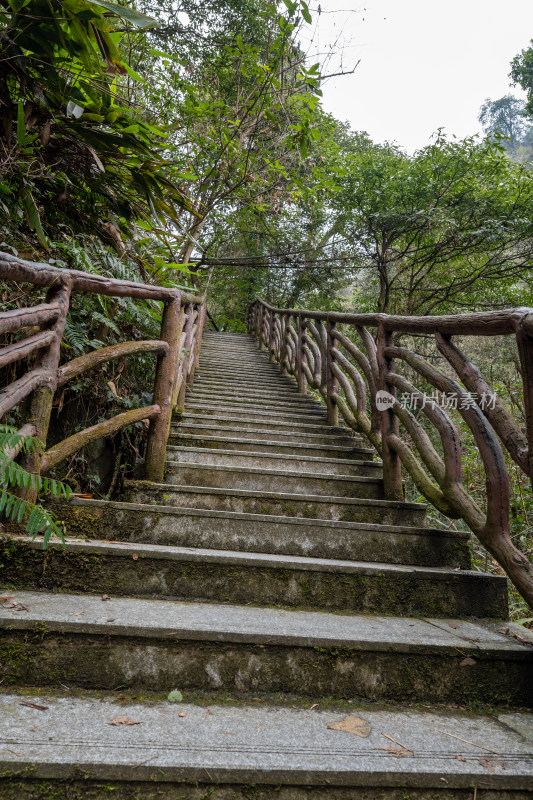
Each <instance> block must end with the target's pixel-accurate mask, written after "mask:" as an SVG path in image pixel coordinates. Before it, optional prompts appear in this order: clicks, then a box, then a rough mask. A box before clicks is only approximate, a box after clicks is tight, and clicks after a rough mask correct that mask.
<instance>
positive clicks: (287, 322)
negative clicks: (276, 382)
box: [279, 314, 292, 375]
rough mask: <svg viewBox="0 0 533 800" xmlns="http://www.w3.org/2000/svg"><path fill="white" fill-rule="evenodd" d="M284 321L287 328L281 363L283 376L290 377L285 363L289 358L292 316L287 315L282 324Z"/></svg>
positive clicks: (284, 332) (284, 335)
mask: <svg viewBox="0 0 533 800" xmlns="http://www.w3.org/2000/svg"><path fill="white" fill-rule="evenodd" d="M282 320H285V328H284V330H283V337H282V341H281V351H280V356H279V361H280V366H281V374H282V375H288V374H289V371H288V369H287V367H286V365H285V361H286V360H287V359H288V357H289V336H290V332H289V329H290V327H291V325H292V314H285V315H284V316H283V317H280V322H281V321H282ZM281 327H282V328H283V323H282V324H281Z"/></svg>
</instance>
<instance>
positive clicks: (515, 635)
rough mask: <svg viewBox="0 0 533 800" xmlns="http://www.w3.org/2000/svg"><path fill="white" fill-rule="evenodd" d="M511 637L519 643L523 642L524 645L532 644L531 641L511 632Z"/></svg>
mask: <svg viewBox="0 0 533 800" xmlns="http://www.w3.org/2000/svg"><path fill="white" fill-rule="evenodd" d="M511 636H512V637H513V638H514V639H517V641H519V642H522V644H531V639H525V638H524V637H523V636H520V634H518V633H515V632H514V631H511Z"/></svg>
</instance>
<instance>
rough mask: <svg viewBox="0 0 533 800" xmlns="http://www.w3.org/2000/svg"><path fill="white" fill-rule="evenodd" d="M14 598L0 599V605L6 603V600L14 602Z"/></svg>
mask: <svg viewBox="0 0 533 800" xmlns="http://www.w3.org/2000/svg"><path fill="white" fill-rule="evenodd" d="M14 599H15V598H14V597H0V603H7V601H8V600H14Z"/></svg>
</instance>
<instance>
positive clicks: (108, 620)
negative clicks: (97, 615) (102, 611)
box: [106, 617, 116, 622]
mask: <svg viewBox="0 0 533 800" xmlns="http://www.w3.org/2000/svg"><path fill="white" fill-rule="evenodd" d="M115 620H116V617H108V618H107V619H106V622H114V621H115Z"/></svg>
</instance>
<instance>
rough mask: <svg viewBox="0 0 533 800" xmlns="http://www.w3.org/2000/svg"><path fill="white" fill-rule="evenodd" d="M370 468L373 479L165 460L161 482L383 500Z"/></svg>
mask: <svg viewBox="0 0 533 800" xmlns="http://www.w3.org/2000/svg"><path fill="white" fill-rule="evenodd" d="M373 466H375V468H374V469H372V470H371V471H372V473H373V475H374V477H368V476H362V475H361V476H351V475H327V474H321V473H320V472H317V473H313V472H302V471H301V470H294V471H293V472H289V471H287V470H284V469H260V468H258V467H234V466H227V465H226V466H211V465H205V464H188V463H180V462H178V461H170V462H168V461H167V464H166V470H165V481H166V482H167V483H170V484H173V485H175V486H211V487H214V488H221V489H222V488H226V489H252V490H259V491H267V492H282V491H284V492H293V493H294V494H314V495H333V496H334V497H370V498H373V499H376V500H378V499H382V498H383V480H382V478H381V471H380V469H379V465H377V464H375V465H374V464H373ZM374 473H375V474H374Z"/></svg>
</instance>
